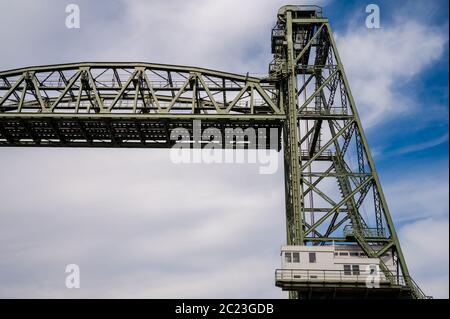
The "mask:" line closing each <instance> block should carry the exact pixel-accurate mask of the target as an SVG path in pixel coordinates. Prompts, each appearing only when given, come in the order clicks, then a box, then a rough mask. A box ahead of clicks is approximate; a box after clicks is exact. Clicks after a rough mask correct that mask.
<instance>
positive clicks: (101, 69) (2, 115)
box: [0, 63, 285, 148]
mask: <svg viewBox="0 0 450 319" xmlns="http://www.w3.org/2000/svg"><path fill="white" fill-rule="evenodd" d="M276 94H278V92H277V91H276V89H275V87H274V85H273V84H272V83H268V82H267V81H266V82H264V81H263V80H261V79H258V78H254V77H249V76H245V75H237V74H231V73H225V72H219V71H213V70H207V69H202V68H194V67H186V66H173V65H161V64H150V63H77V64H64V65H52V66H39V67H30V68H24V69H17V70H11V71H5V72H0V146H70V147H76V146H87V147H95V146H99V147H154V148H156V147H163V148H164V147H171V146H172V145H173V143H174V141H171V139H170V133H171V132H172V131H173V130H176V128H177V127H183V128H185V129H188V130H189V131H190V132H191V131H192V125H193V124H192V123H193V120H200V121H201V125H202V127H215V128H217V129H219V130H221V131H222V132H223V133H224V134H225V133H226V129H227V128H235V127H239V128H245V127H254V128H262V129H268V128H271V127H274V128H279V129H280V130H281V122H282V121H283V120H284V119H285V116H284V110H283V105H281V104H280V103H279V102H278V98H277V96H276ZM236 134H238V133H236ZM190 135H191V137H192V133H191V134H190ZM278 135H280V134H278ZM238 138H239V136H238ZM256 142H258V141H256ZM270 145H271V144H270V135H268V137H267V140H266V146H267V147H270ZM274 145H279V143H274ZM223 146H224V145H223Z"/></svg>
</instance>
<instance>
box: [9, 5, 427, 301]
mask: <svg viewBox="0 0 450 319" xmlns="http://www.w3.org/2000/svg"><path fill="white" fill-rule="evenodd" d="M272 53H273V56H274V59H273V61H272V63H271V64H270V65H269V73H268V75H267V76H265V77H262V78H260V77H251V76H248V75H238V74H232V73H226V72H220V71H214V70H208V69H204V68H197V67H188V66H174V65H162V64H151V63H74V64H62V65H50V66H37V67H27V68H22V69H15V70H9V71H3V72H0V146H4V147H11V146H12V147H22V146H31V147H52V146H53V147H148V148H168V147H171V146H173V145H174V143H175V141H172V140H171V139H170V134H171V132H173V131H176V130H177V129H179V128H184V129H188V130H191V131H192V129H193V121H194V120H201V126H202V128H209V127H214V128H217V129H219V130H220V131H221V132H223V133H224V135H226V134H227V133H226V132H227V129H230V128H232V129H234V128H256V129H269V128H276V129H278V130H279V132H281V131H282V134H279V140H278V141H276V143H275V145H278V146H277V149H279V150H280V149H281V148H280V146H281V145H282V146H283V147H282V150H283V152H284V159H285V160H284V169H285V195H286V226H287V243H288V244H290V245H324V244H326V243H331V242H335V243H355V244H357V245H359V246H360V247H361V248H362V249H363V251H364V252H365V253H366V254H367V255H368V256H369V257H373V258H378V257H380V256H382V255H383V254H384V253H386V252H388V251H390V252H392V254H393V255H394V256H395V260H396V264H397V269H398V271H397V272H396V274H394V273H391V272H390V271H389V269H388V268H387V267H386V266H385V265H384V263H383V261H381V264H380V267H381V270H382V271H383V273H384V276H385V277H386V278H388V279H389V280H390V282H391V284H392V287H393V289H394V287H396V288H397V289H396V290H395V291H396V293H397V294H398V296H399V297H410V298H425V295H424V293H423V292H422V291H421V290H420V288H419V287H418V286H417V285H416V284H415V283H414V281H413V280H412V278H411V277H410V275H409V272H408V268H407V265H406V262H405V259H404V257H403V254H402V250H401V247H400V244H399V241H398V237H397V234H396V232H395V228H394V223H393V221H392V218H391V215H390V212H389V209H388V205H387V203H386V199H385V197H384V195H383V191H382V188H381V185H380V181H379V178H378V175H377V172H376V169H375V164H374V161H373V158H372V156H371V153H370V150H369V146H368V143H367V139H366V136H365V135H364V131H363V127H362V125H361V121H360V118H359V116H358V112H357V109H356V105H355V101H354V99H353V96H352V94H351V91H350V86H349V82H348V80H347V77H346V74H345V71H344V67H343V65H342V61H341V58H340V57H339V54H338V50H337V47H336V43H335V40H334V38H333V35H332V31H331V28H330V24H329V21H328V19H326V18H325V17H323V16H322V11H321V9H320V8H318V7H310V6H309V7H304V6H284V7H282V8H280V10H279V11H278V15H277V22H276V25H275V27H274V28H273V30H272ZM236 134H237V135H239V133H236ZM189 135H190V136H192V134H189ZM241 135H245V134H244V133H242V134H241ZM281 136H282V138H281ZM234 138H235V139H238V138H244V139H245V136H235V137H234ZM192 142H195V141H192ZM270 142H274V141H270V139H267V141H266V143H265V144H264V145H265V148H269V147H270V145H273V143H272V144H271V143H270ZM235 146H236V145H235ZM249 146H251V145H249ZM224 147H225V145H224ZM398 274H400V276H401V278H402V284H401V285H400V284H399V275H398ZM399 287H400V289H398V288H399ZM284 288H285V289H286V290H289V291H290V297H291V298H299V297H300V298H306V297H308V296H311V295H312V296H315V297H319V298H323V297H329V296H334V297H339V294H340V293H342V294H344V295H345V293H346V292H344V291H341V290H340V288H339V287H338V286H333V285H332V284H331V283H330V284H329V285H327V283H324V285H323V286H322V287H321V288H320V290H317V289H316V290H317V291H312V290H314V288H311V287H302V286H298V287H284ZM346 289H347V296H349V295H348V287H347V288H346ZM393 291H394V290H393ZM363 293H364V294H365V295H367V289H365V288H361V287H357V286H355V287H352V288H351V289H350V296H353V297H357V296H360V295H361V294H363Z"/></svg>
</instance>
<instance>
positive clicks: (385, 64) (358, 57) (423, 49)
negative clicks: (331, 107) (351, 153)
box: [337, 16, 447, 128]
mask: <svg viewBox="0 0 450 319" xmlns="http://www.w3.org/2000/svg"><path fill="white" fill-rule="evenodd" d="M407 19H408V20H406V18H405V19H397V20H396V21H395V22H394V23H393V24H390V25H384V26H383V27H382V28H381V29H367V28H365V26H364V25H361V26H354V25H352V27H351V28H349V29H348V30H347V31H346V32H345V33H339V34H337V43H338V44H337V45H338V48H339V53H340V55H341V57H342V60H343V63H344V67H345V69H346V72H347V74H348V77H349V81H350V85H351V87H352V92H353V94H354V96H355V100H356V103H357V107H358V111H359V113H360V115H361V117H362V121H363V123H364V126H365V127H366V128H369V127H373V126H376V125H377V124H379V123H380V122H381V121H383V120H390V119H393V118H395V117H397V116H400V115H404V114H410V113H411V112H414V111H415V108H417V107H418V106H419V105H418V102H417V101H416V100H415V96H414V92H412V93H411V92H408V93H404V92H402V90H401V89H402V87H403V85H404V84H406V83H408V82H409V81H410V80H411V79H413V78H414V77H416V76H419V75H420V74H421V73H422V72H424V71H425V70H426V69H427V68H428V67H429V66H431V65H432V63H433V62H435V61H437V60H438V59H439V58H440V57H441V56H442V54H443V52H444V49H445V44H446V43H447V39H446V38H447V36H446V34H445V33H444V32H443V31H442V30H441V29H437V28H434V27H430V26H428V25H425V24H422V23H419V22H416V21H414V20H412V19H411V17H409V16H408V18H407ZM426 106H427V105H424V106H423V107H426Z"/></svg>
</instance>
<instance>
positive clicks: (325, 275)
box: [275, 269, 406, 287]
mask: <svg viewBox="0 0 450 319" xmlns="http://www.w3.org/2000/svg"><path fill="white" fill-rule="evenodd" d="M394 278H395V282H391V281H390V280H389V279H388V278H386V276H385V275H384V274H383V272H381V271H379V272H378V273H376V274H373V273H371V272H370V271H369V270H365V269H361V270H359V271H358V272H356V273H355V272H354V271H345V270H324V269H277V270H276V271H275V279H276V281H277V282H287V283H305V284H307V283H322V284H336V283H341V284H359V285H361V284H368V285H371V286H373V285H375V287H376V284H377V283H378V284H382V285H396V286H406V281H405V277H404V276H401V275H398V274H396V273H394Z"/></svg>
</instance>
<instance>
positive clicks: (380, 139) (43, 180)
mask: <svg viewBox="0 0 450 319" xmlns="http://www.w3.org/2000/svg"><path fill="white" fill-rule="evenodd" d="M69 3H76V4H78V5H79V6H80V9H81V28H80V29H67V28H66V27H65V19H66V13H65V7H66V5H67V4H69ZM318 3H319V4H321V5H323V6H324V12H325V15H326V16H327V17H329V18H330V20H331V24H332V27H333V29H334V32H335V35H336V38H337V42H338V48H339V50H340V53H341V55H342V58H343V61H344V64H345V67H346V70H347V73H348V76H349V79H350V84H351V86H352V88H353V93H354V95H355V98H356V102H357V105H358V108H359V110H360V113H361V115H362V121H363V125H364V126H365V127H366V134H367V136H368V139H369V143H370V146H371V148H372V152H373V155H374V158H375V161H376V164H377V168H378V171H379V174H380V177H381V181H382V184H383V186H384V191H385V194H386V196H387V198H388V201H389V204H390V207H391V212H392V214H393V218H394V220H395V221H396V225H397V228H398V232H399V235H400V240H401V243H402V247H403V250H404V253H405V256H406V260H407V262H408V265H409V268H410V270H411V272H412V274H413V276H414V278H415V279H416V281H417V282H418V283H419V284H420V285H421V287H422V288H423V289H424V290H425V292H426V293H427V294H430V295H433V296H435V297H444V298H448V295H449V287H448V279H449V278H448V270H449V256H448V250H449V247H448V243H449V227H448V224H449V220H448V218H449V216H448V215H449V206H448V197H449V182H448V42H447V40H446V39H447V37H448V1H446V0H442V1H439V0H435V1H420V0H416V1H378V2H375V3H377V4H378V5H379V6H380V9H381V28H380V29H370V30H369V29H367V28H366V27H365V24H364V20H365V7H366V5H367V4H369V3H373V1H372V2H370V1H345V4H344V3H343V2H342V1H332V0H328V1H327V0H324V1H321V2H318ZM283 4H285V3H284V1H278V0H270V1H261V0H258V1H256V0H249V1H240V0H208V1H207V0H204V1H203V0H193V1H175V0H164V1H157V0H152V1H139V0H135V1H119V0H117V1H95V2H94V1H71V2H70V1H59V0H58V1H56V0H41V1H32V0H29V1H25V0H16V1H6V0H0V28H1V29H2V30H8V32H1V33H0V43H2V46H1V50H0V70H5V69H12V68H16V67H24V66H30V65H42V64H56V63H66V62H78V61H147V62H156V63H169V64H186V65H196V66H203V67H207V68H212V69H219V70H224V71H232V72H238V73H246V72H250V73H255V74H263V73H265V72H267V65H268V63H269V62H270V60H271V56H270V30H271V28H272V26H273V25H274V23H275V17H276V11H277V9H278V8H279V7H280V6H281V5H283ZM280 156H281V154H280ZM280 161H281V157H280ZM0 181H1V182H0V297H13V298H14V297H41V298H52V297H63V298H68V297H112V298H116V297H136V298H147V297H153V298H161V297H172V298H181V297H183V298H188V297H193V298H196V297H198V298H219V297H223V298H235V297H243V298H245V297H250V298H252V297H255V298H269V297H273V298H283V297H285V296H286V295H285V294H284V293H282V292H281V291H279V289H278V288H276V287H274V277H273V276H274V270H275V269H276V268H277V267H278V266H279V262H280V261H279V248H280V246H281V245H282V244H283V243H284V240H285V226H284V181H283V168H282V165H280V167H279V169H278V171H277V172H276V173H275V174H273V175H260V174H258V167H257V166H256V165H250V164H247V165H244V164H237V165H230V164H214V165H206V164H195V165H194V164H183V165H181V164H173V163H171V162H170V157H169V152H168V151H164V150H141V149H139V150H129V149H128V150H120V149H102V150H92V149H17V148H3V149H0ZM67 264H78V265H79V266H80V269H81V288H80V289H66V288H65V285H64V282H65V276H66V274H65V266H66V265H67Z"/></svg>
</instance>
